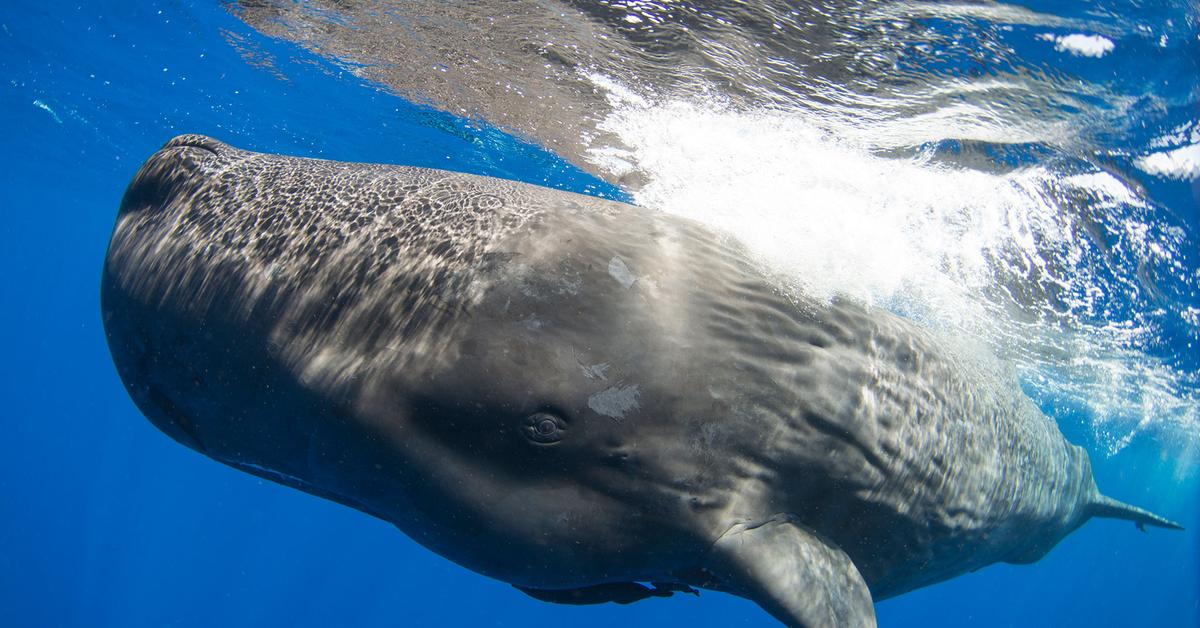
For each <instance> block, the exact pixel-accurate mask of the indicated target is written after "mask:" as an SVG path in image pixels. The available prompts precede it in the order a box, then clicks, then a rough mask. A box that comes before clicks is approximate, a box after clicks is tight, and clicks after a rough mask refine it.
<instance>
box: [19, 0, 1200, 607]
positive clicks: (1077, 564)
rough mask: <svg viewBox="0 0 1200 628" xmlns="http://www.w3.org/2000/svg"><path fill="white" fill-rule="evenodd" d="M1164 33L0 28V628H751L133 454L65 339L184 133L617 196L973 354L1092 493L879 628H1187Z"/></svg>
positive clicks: (145, 445)
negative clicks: (128, 215)
mask: <svg viewBox="0 0 1200 628" xmlns="http://www.w3.org/2000/svg"><path fill="white" fill-rule="evenodd" d="M1198 20H1200V17H1198V15H1197V6H1196V4H1195V2H1189V1H1180V2H1175V3H1166V2H1132V1H1125V0H1122V1H1119V2H1115V3H1114V2H1107V3H1088V2H1068V1H1066V0H1044V1H1043V0H1038V1H1035V2H1031V3H1027V4H1024V5H1015V4H1003V3H998V2H986V1H980V2H911V1H899V2H874V1H860V2H854V1H840V0H838V1H831V0H826V1H824V2H816V3H784V2H770V1H767V2H695V1H693V2H666V1H662V2H594V1H574V2H571V1H560V0H510V1H472V2H455V3H447V2H433V1H427V2H405V1H400V0H390V1H388V0H385V1H379V2H369V3H368V2H358V1H352V0H347V1H340V2H332V1H330V2H307V3H292V2H277V1H270V0H266V1H264V0H258V1H243V2H226V3H218V2H188V1H186V0H180V1H172V2H161V3H158V2H136V3H132V2H101V1H96V2H81V3H72V4H69V5H61V6H60V5H58V4H55V3H36V2H25V1H24V0H18V1H15V2H6V3H3V4H2V6H0V77H2V78H3V82H2V83H0V86H2V89H0V114H2V115H0V120H3V122H2V124H3V125H4V130H5V133H4V134H3V142H4V146H5V150H4V151H2V152H0V172H3V173H4V177H5V178H4V181H5V185H4V186H0V207H3V216H4V222H3V226H2V229H3V231H2V232H0V235H2V236H3V239H2V240H0V267H2V268H4V270H5V271H6V272H5V284H4V301H3V303H4V307H2V308H0V343H2V345H3V347H4V348H5V352H6V355H7V356H8V359H7V360H3V361H0V387H2V390H3V391H4V398H5V400H6V404H5V406H4V410H3V412H0V417H2V419H0V426H3V428H4V429H3V431H0V478H3V480H2V481H0V486H2V487H3V488H2V490H3V498H2V499H0V515H2V516H0V551H2V552H3V556H4V561H3V562H2V563H0V609H4V611H3V614H2V615H0V624H3V625H6V626H9V625H11V626H22V627H23V626H88V627H94V626H121V627H123V628H125V627H130V626H155V627H158V626H197V627H199V626H204V627H208V626H289V627H295V626H342V625H345V626H397V625H400V626H408V625H411V626H424V625H471V626H559V625H571V626H579V627H586V626H595V627H601V626H604V627H608V626H612V625H614V624H620V625H630V626H632V625H639V626H676V625H687V626H697V627H698V626H769V625H774V624H773V623H772V621H771V620H770V619H769V617H767V616H766V615H765V614H764V613H762V612H761V611H760V610H759V609H758V608H757V607H755V606H754V605H753V604H750V603H748V602H745V601H744V600H739V599H736V598H733V597H731V596H726V595H721V594H716V593H709V592H705V593H704V594H703V595H702V596H701V598H700V599H699V600H697V599H695V598H692V597H691V596H676V597H674V598H671V599H666V600H649V601H646V602H642V603H639V604H635V605H632V606H629V607H624V606H615V605H605V606H598V607H589V608H572V607H562V606H555V605H549V604H543V603H540V602H536V601H534V600H532V599H529V598H526V597H525V596H522V595H520V594H519V593H516V592H514V591H512V590H511V588H510V587H508V586H507V585H505V584H503V583H498V582H495V581H492V580H488V579H486V578H483V577H481V576H477V575H475V574H472V573H469V572H466V571H464V570H462V569H460V568H458V567H456V566H455V565H453V564H452V563H450V562H449V561H446V560H443V559H441V558H439V557H437V556H434V555H432V554H431V553H429V552H428V551H426V550H423V549H421V548H419V547H418V546H416V545H415V544H413V543H412V542H411V541H410V540H408V539H407V538H406V537H405V536H404V535H402V534H401V533H399V532H398V531H396V530H395V529H394V528H392V527H391V526H390V525H387V524H386V523H384V522H382V521H379V520H376V519H373V518H371V517H368V516H365V515H362V514H361V513H358V512H355V511H351V510H349V509H346V508H343V507H340V506H338V505H336V504H333V503H332V502H326V501H324V500H319V499H315V498H312V497H310V496H307V495H304V494H301V493H299V492H298V491H294V490H291V489H287V488H284V487H281V486H277V485H275V484H273V483H270V482H263V481H261V480H258V479H256V478H253V477H251V476H250V475H248V474H245V473H241V472H238V471H234V470H231V469H227V468H225V467H223V466H222V465H218V464H215V463H213V462H212V461H210V460H207V459H204V458H203V457H201V456H199V455H195V454H193V453H191V452H189V451H187V450H185V449H184V448H183V447H180V446H178V445H177V444H175V443H173V442H171V441H170V440H169V439H167V438H165V437H163V435H162V434H160V433H158V432H157V431H156V430H155V429H154V428H153V427H152V426H151V425H150V424H149V423H148V422H147V421H145V420H144V419H143V418H142V417H141V416H140V415H139V414H138V413H137V411H136V409H135V408H134V407H133V405H132V403H131V402H130V400H129V399H128V397H127V395H126V394H125V392H124V390H123V388H122V386H121V383H120V382H119V380H118V379H117V377H116V374H115V372H114V370H113V367H112V364H111V360H110V358H109V355H108V350H107V348H106V346H105V342H104V337H103V333H102V331H101V325H100V321H99V319H98V312H99V309H98V300H99V297H98V287H99V274H100V268H101V263H102V260H103V256H104V247H105V245H106V243H107V242H108V237H109V234H110V233H111V230H112V225H113V219H114V217H115V214H116V209H117V206H118V203H119V201H120V198H121V194H122V191H123V189H124V186H125V184H126V183H127V182H128V181H129V180H130V178H131V177H132V175H133V173H134V172H135V171H136V169H137V166H138V164H140V163H141V161H142V160H143V159H145V158H146V157H147V156H148V155H149V154H150V153H151V152H152V151H154V150H155V149H156V148H158V147H159V146H161V145H162V144H163V142H165V141H166V140H167V139H168V138H169V137H171V136H173V135H175V134H178V133H183V132H196V133H205V134H208V135H212V136H214V137H217V138H219V139H221V140H223V141H226V142H229V143H231V144H235V145H238V146H241V147H244V148H248V149H253V150H261V151H267V152H278V153H286V154H295V155H303V156H310V157H322V158H328V159H340V160H347V161H366V162H386V163H397V164H407V165H416V166H426V167H440V168H446V169H451V170H459V171H465V172H473V173H479V174H487V175H492V176H499V177H504V178H511V179H519V180H524V181H528V182H533V183H539V184H543V185H550V186H554V187H559V188H564V189H569V190H573V191H579V192H585V193H591V194H598V195H605V196H609V197H617V198H624V199H626V200H632V201H635V202H637V203H639V204H642V205H645V206H647V207H650V208H654V209H658V210H661V211H664V212H671V213H676V214H680V215H685V216H689V217H692V218H696V219H698V220H701V221H704V222H706V223H709V224H710V225H713V226H714V227H717V228H720V229H724V230H726V231H728V232H731V233H732V234H734V235H735V236H737V237H739V238H741V239H743V240H745V241H746V242H747V243H749V245H750V246H751V247H752V248H753V250H754V251H755V252H756V253H757V254H758V255H759V256H760V261H761V263H762V264H763V266H764V267H766V268H769V269H771V270H772V271H773V272H776V273H778V274H779V275H781V276H782V277H784V278H785V280H786V281H785V282H784V283H785V284H787V285H789V286H791V288H792V289H794V290H797V291H806V292H809V293H811V294H815V295H818V296H821V297H831V296H833V295H835V294H846V295H849V296H851V297H853V298H856V299H859V300H862V301H865V302H869V303H871V304H874V305H877V306H881V307H886V308H889V309H891V310H893V311H896V312H898V313H900V314H902V315H905V316H907V317H910V318H912V319H914V320H916V321H918V322H919V323H921V324H924V325H926V326H928V327H930V328H932V329H934V330H936V331H937V332H938V333H940V334H942V335H944V336H945V337H947V338H948V339H950V341H953V342H956V343H958V344H959V345H961V346H962V347H963V349H964V351H975V352H978V353H979V354H980V355H995V356H998V357H999V358H1000V362H1002V363H1003V364H1005V365H1007V366H1006V368H1011V371H1012V375H1013V377H1015V378H1016V379H1017V380H1018V381H1019V382H1020V384H1021V385H1022V386H1023V387H1024V388H1025V390H1026V391H1027V392H1028V393H1030V394H1031V395H1032V396H1033V397H1034V398H1035V399H1036V400H1037V401H1038V403H1039V405H1040V406H1041V407H1042V408H1043V410H1045V411H1046V412H1047V413H1049V414H1051V415H1052V416H1053V417H1054V418H1055V419H1056V420H1057V421H1058V423H1059V425H1060V426H1061V427H1062V428H1063V431H1064V432H1065V433H1066V435H1067V436H1068V438H1070V439H1071V440H1072V441H1074V442H1076V443H1079V444H1082V445H1084V446H1085V447H1087V448H1088V450H1089V451H1090V452H1091V455H1092V458H1093V461H1094V464H1095V472H1096V476H1097V481H1098V483H1099V485H1100V486H1101V487H1102V488H1103V489H1104V491H1105V492H1106V493H1108V494H1110V495H1113V496H1114V497H1118V498H1120V499H1123V500H1126V501H1130V502H1134V503H1137V504H1139V505H1142V506H1146V507H1148V508H1151V509H1153V510H1155V511H1158V512H1161V513H1162V514H1164V515H1167V516H1170V517H1172V518H1174V519H1178V520H1180V521H1181V522H1183V524H1184V525H1185V526H1187V527H1188V531H1187V532H1184V533H1170V532H1164V531H1152V533H1150V534H1145V535H1143V534H1139V533H1137V532H1136V531H1135V530H1134V529H1133V527H1132V526H1130V525H1129V524H1128V523H1126V522H1116V521H1093V522H1091V523H1088V524H1087V525H1085V526H1084V527H1083V528H1081V529H1080V530H1079V531H1078V532H1076V533H1075V534H1074V535H1072V536H1071V537H1069V538H1068V539H1066V540H1065V541H1064V542H1063V543H1062V544H1060V545H1059V546H1058V547H1057V548H1055V549H1054V550H1053V551H1052V552H1050V554H1049V555H1048V556H1046V557H1045V558H1044V559H1042V560H1041V561H1039V562H1037V563H1035V564H1033V565H1028V566H1011V565H996V566H992V567H988V568H986V569H983V570H981V571H979V572H978V573H973V574H970V575H967V576H964V577H961V578H957V579H955V580H952V581H949V582H946V583H943V584H939V585H936V586H933V587H929V588H927V589H922V590H919V591H916V592H913V593H910V594H906V595H903V596H900V597H898V598H895V599H892V600H889V601H886V602H883V603H881V604H879V605H878V614H879V618H880V623H881V625H883V626H947V627H949V626H964V625H970V626H989V627H991V626H1014V625H1020V626H1064V625H1086V626H1100V625H1112V626H1196V625H1198V623H1200V597H1197V595H1198V594H1197V591H1200V560H1198V555H1200V554H1198V550H1197V542H1198V539H1200V536H1197V534H1196V530H1197V529H1200V511H1198V505H1197V503H1198V500H1197V498H1198V497H1200V494H1198V487H1200V417H1198V408H1200V376H1198V375H1197V373H1198V372H1200V244H1198V243H1200V21H1198Z"/></svg>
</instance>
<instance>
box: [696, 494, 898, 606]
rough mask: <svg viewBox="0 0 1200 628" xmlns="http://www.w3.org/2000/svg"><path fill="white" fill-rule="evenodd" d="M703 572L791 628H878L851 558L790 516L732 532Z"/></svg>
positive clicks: (742, 526)
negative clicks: (847, 627)
mask: <svg viewBox="0 0 1200 628" xmlns="http://www.w3.org/2000/svg"><path fill="white" fill-rule="evenodd" d="M705 567H706V568H707V570H708V571H709V572H711V573H712V574H713V575H714V576H716V577H717V578H719V579H720V580H721V581H722V583H723V584H724V585H726V586H727V587H728V590H729V591H730V592H732V593H737V594H739V595H742V596H743V597H747V598H750V599H752V600H754V601H755V602H757V603H758V604H759V605H760V606H762V607H763V608H764V609H765V610H767V611H768V612H770V613H771V614H772V615H774V616H775V618H776V619H778V620H780V621H782V622H783V623H785V624H787V625H788V626H794V627H797V628H825V627H827V626H867V627H870V626H875V606H874V603H873V601H872V600H871V592H870V590H869V589H868V588H867V583H866V582H865V581H863V578H862V575H861V574H859V573H858V568H857V567H855V566H854V563H853V562H852V561H851V560H850V557H849V556H847V555H846V553H845V552H843V551H842V550H841V548H839V547H837V546H836V545H834V544H833V543H832V542H830V541H828V540H826V539H823V538H821V537H820V536H818V535H817V534H815V533H813V532H812V531H810V530H808V529H806V528H805V527H804V526H802V525H800V524H799V523H798V522H797V521H795V519H794V518H793V517H791V516H789V515H776V516H774V517H772V518H771V519H768V520H766V521H764V522H757V523H740V524H738V525H735V526H733V527H732V528H730V529H729V531H728V532H726V533H725V534H723V535H721V538H719V539H717V542H716V543H714V544H713V548H712V552H711V554H710V558H709V562H708V564H707V565H706V566H705Z"/></svg>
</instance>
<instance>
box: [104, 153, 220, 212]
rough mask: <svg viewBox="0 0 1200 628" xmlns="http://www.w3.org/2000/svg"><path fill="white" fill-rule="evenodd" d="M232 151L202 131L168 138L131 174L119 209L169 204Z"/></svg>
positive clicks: (159, 207)
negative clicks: (197, 133)
mask: <svg viewBox="0 0 1200 628" xmlns="http://www.w3.org/2000/svg"><path fill="white" fill-rule="evenodd" d="M234 152H238V151H237V150H236V149H233V148H231V147H230V146H227V145H225V144H223V143H221V142H218V141H217V140H214V139H212V138H211V137H206V136H204V135H180V136H177V137H175V138H172V139H171V140H170V141H169V142H167V143H166V144H165V145H164V146H163V147H162V148H160V149H159V150H158V152H156V153H154V154H153V155H151V156H150V158H149V159H147V160H146V163H144V164H142V167H141V169H139V170H138V172H137V174H136V175H134V177H133V180H132V181H130V183H129V187H128V188H126V190H125V197H124V199H122V201H121V209H120V213H121V214H125V213H128V212H137V211H157V210H162V209H166V208H168V207H170V206H171V205H173V204H174V203H175V202H176V201H177V200H179V199H181V198H184V197H187V196H189V195H190V194H191V193H193V192H195V191H196V189H197V188H198V187H199V186H200V185H201V184H202V183H203V182H205V181H207V180H208V179H209V178H210V177H211V176H212V175H214V174H215V173H217V172H218V171H220V170H221V169H222V168H224V167H225V166H226V165H228V163H229V162H230V158H231V154H232V153H234Z"/></svg>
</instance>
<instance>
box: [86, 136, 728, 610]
mask: <svg viewBox="0 0 1200 628" xmlns="http://www.w3.org/2000/svg"><path fill="white" fill-rule="evenodd" d="M526 187H527V186H521V185H520V184H513V183H510V182H505V181H500V180H494V179H486V178H481V177H468V176H462V175H455V174H452V173H444V172H436V171H428V170H421V169H416V168H402V167H390V166H374V165H362V164H343V163H336V162H328V161H318V160H307V159H296V158H288V157H279V156H273V155H263V154H257V153H251V152H247V151H242V150H238V149H235V148H232V147H230V146H227V145H225V144H222V143H220V142H217V141H215V140H212V139H210V138H206V137H201V136H181V137H178V138H175V139H173V140H171V141H170V142H168V143H167V145H166V146H165V147H164V148H162V149H161V150H160V151H158V152H157V153H155V154H154V155H153V156H152V157H150V159H149V160H148V161H147V162H146V163H145V165H144V166H143V167H142V168H141V170H140V171H139V172H138V173H137V175H136V176H135V177H134V179H133V181H132V183H131V184H130V186H129V188H128V191H127V193H126V194H125V197H124V200H123V201H122V205H121V209H120V212H119V214H118V219H117V224H116V227H115V229H114V233H113V236H112V240H111V243H110V247H109V252H108V257H107V260H106V265H105V270H104V278H103V286H102V308H103V314H104V321H105V327H106V332H107V335H108V341H109V345H110V348H111V352H112V355H113V359H114V362H115V364H116V366H117V370H118V372H119V373H120V375H121V378H122V380H123V381H124V383H125V385H126V387H127V389H128V391H129V393H130V395H131V397H132V398H133V400H134V401H135V402H136V404H137V405H138V407H139V408H140V409H141V410H142V411H143V413H144V414H145V415H146V416H147V417H148V418H149V419H150V421H151V422H152V423H153V424H154V425H155V426H157V427H158V428H159V429H161V430H162V431H163V432H165V433H166V434H168V435H169V436H171V437H172V438H174V439H175V440H177V441H179V442H180V443H182V444H184V445H186V446H188V447H190V448H192V449H195V450H197V451H199V452H201V453H203V454H205V455H207V456H210V457H212V458H214V459H217V460H219V461H221V462H224V463H226V464H229V465H232V466H234V467H237V468H239V469H242V470H245V471H248V472H250V473H253V474H255V475H259V476H262V477H266V478H269V479H271V480H274V481H277V482H281V483H283V484H287V485H290V486H294V487H296V488H300V489H302V490H305V491H308V492H311V493H314V494H317V495H320V496H323V497H326V498H329V499H333V500H336V501H339V502H341V503H344V504H347V505H350V506H352V507H355V508H358V509H360V510H363V511H366V512H368V513H371V514H374V515H376V516H378V517H381V518H383V519H386V520H388V521H391V522H393V523H395V524H397V525H398V526H399V527H401V529H403V530H404V531H405V532H407V533H408V534H409V535H410V536H412V537H413V538H415V539H416V540H418V541H419V542H421V543H423V544H425V545H427V546H429V547H431V548H433V549H435V550H436V551H438V552H439V553H441V554H443V555H445V556H447V557H449V558H452V559H454V560H456V561H458V562H460V563H462V564H464V565H467V566H469V567H471V568H472V569H475V570H476V571H480V572H482V573H485V574H489V575H493V576H496V577H498V578H502V579H505V580H507V581H509V582H514V583H518V584H525V585H529V586H543V587H556V586H557V587H561V586H569V585H572V584H574V583H576V582H577V581H580V582H582V581H587V582H595V581H603V580H606V579H607V580H614V579H616V580H628V579H634V578H636V579H650V578H658V579H666V578H667V575H668V574H667V572H668V571H669V570H670V569H674V568H675V567H676V566H677V565H678V563H679V562H680V561H682V559H678V560H677V557H679V556H683V555H695V554H697V553H700V552H701V551H702V549H703V548H704V547H705V544H707V543H711V542H712V540H713V538H715V535H716V534H717V533H719V531H716V532H714V530H710V529H708V528H705V527H704V526H705V525H707V524H704V525H699V527H697V524H695V523H694V522H695V521H697V519H696V518H694V517H681V516H680V513H684V512H695V511H698V510H699V511H716V510H720V509H721V508H723V507H725V506H726V505H727V504H726V501H725V500H724V498H722V497H720V496H719V495H718V494H717V493H718V492H719V491H718V492H714V490H713V489H714V487H717V488H720V484H721V482H720V480H719V476H720V473H719V469H718V467H719V466H720V465H721V464H724V463H725V461H720V460H716V459H714V454H713V448H712V447H711V445H712V444H713V443H714V442H722V441H726V440H737V439H742V438H744V437H745V435H743V434H739V433H738V432H737V431H736V430H735V428H733V427H732V426H729V427H722V426H721V425H713V424H711V423H709V422H706V421H703V420H702V419H703V418H704V417H705V416H707V415H708V414H709V413H710V412H711V410H712V408H713V407H722V406H724V407H726V408H727V407H728V406H729V404H730V403H731V401H730V400H729V399H723V398H722V395H724V394H725V392H723V391H721V390H717V389H716V388H713V389H712V390H709V391H705V389H704V388H703V385H704V382H706V381H709V380H710V379H712V378H713V377H715V376H716V374H715V373H713V372H711V370H712V369H711V367H703V366H702V365H701V361H699V360H696V359H693V356H692V354H693V353H694V354H695V355H700V354H701V353H703V352H708V351H714V350H716V348H715V347H712V346H709V345H705V343H704V342H703V341H701V340H699V339H692V340H689V339H688V337H687V336H688V334H689V324H690V323H689V320H688V317H689V316H690V314H689V312H688V308H686V307H684V306H683V305H678V306H676V307H675V308H674V309H665V310H664V309H663V304H664V303H677V304H686V302H687V300H688V299H691V298H693V297H694V296H695V295H693V294H692V292H693V291H694V288H692V287H683V286H685V285H686V286H698V285H704V284H703V281H704V280H706V279H707V280H708V281H710V282H711V281H715V280H717V279H718V277H717V275H719V274H720V272H719V267H720V265H721V264H722V263H732V262H729V261H728V260H727V259H725V258H722V257H721V255H722V254H723V253H722V252H721V251H719V250H714V251H713V253H714V256H713V260H714V261H713V263H712V264H710V265H709V266H708V267H705V268H699V267H691V268H684V267H682V265H680V263H679V261H678V260H675V259H673V257H672V256H679V258H680V259H682V255H681V254H680V253H679V249H681V247H684V246H686V245H687V244H688V241H689V238H691V237H692V236H693V235H694V234H692V233H690V232H689V229H692V228H693V227H692V226H690V225H687V224H675V223H667V222H663V221H660V220H659V219H657V218H655V217H654V216H653V215H652V214H649V213H648V212H638V211H633V210H635V209H636V208H632V207H629V206H626V205H622V204H618V203H608V202H605V201H599V200H597V199H591V198H585V197H579V196H576V195H572V194H568V193H561V192H552V191H548V190H547V191H544V192H545V193H546V194H545V195H544V196H539V195H534V194H531V193H530V192H528V191H527V189H526ZM722 260H724V261H722ZM676 266H678V267H677V268H676ZM697 273H700V274H704V273H708V274H710V275H713V276H711V277H697V276H696V274H697ZM681 280H682V283H681ZM664 313H667V314H669V316H667V317H665V318H664V317H663V314H664ZM681 347H682V348H686V350H683V349H681ZM698 385H699V386H700V387H701V388H700V390H702V391H705V392H703V394H701V395H696V394H694V393H693V392H691V391H694V390H695V389H696V387H697V386H698ZM701 488H703V490H701ZM714 525H715V524H714ZM613 530H623V531H624V533H622V534H612V531H613ZM647 555H649V556H651V557H652V558H650V559H646V556H647ZM634 556H636V557H638V558H637V559H636V560H635V559H634V558H632V557H634ZM581 565H586V566H587V568H581V567H580V566H581Z"/></svg>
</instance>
